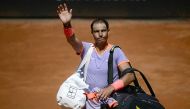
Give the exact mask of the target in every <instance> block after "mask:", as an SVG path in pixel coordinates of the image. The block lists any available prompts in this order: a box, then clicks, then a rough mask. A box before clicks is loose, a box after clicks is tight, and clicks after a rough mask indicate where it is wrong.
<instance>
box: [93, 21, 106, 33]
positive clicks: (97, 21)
mask: <svg viewBox="0 0 190 109" xmlns="http://www.w3.org/2000/svg"><path fill="white" fill-rule="evenodd" d="M95 23H104V24H105V25H106V28H107V30H109V23H108V21H107V20H106V19H104V18H96V19H94V20H93V21H92V23H91V26H90V27H91V32H93V25H94V24H95Z"/></svg>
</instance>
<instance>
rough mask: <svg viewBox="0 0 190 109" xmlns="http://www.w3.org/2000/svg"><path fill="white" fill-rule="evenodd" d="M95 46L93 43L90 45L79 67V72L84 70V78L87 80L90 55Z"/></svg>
mask: <svg viewBox="0 0 190 109" xmlns="http://www.w3.org/2000/svg"><path fill="white" fill-rule="evenodd" d="M93 48H94V47H93V45H90V48H89V49H88V51H87V53H86V55H85V56H84V58H83V59H82V62H81V63H80V65H79V67H78V68H77V72H80V73H81V72H83V75H84V76H83V77H84V80H86V73H87V68H88V64H89V62H90V57H91V54H92V51H93ZM83 67H84V70H83V71H81V70H82V68H83Z"/></svg>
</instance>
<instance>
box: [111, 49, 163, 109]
mask: <svg viewBox="0 0 190 109" xmlns="http://www.w3.org/2000/svg"><path fill="white" fill-rule="evenodd" d="M116 47H119V46H114V47H112V49H111V50H110V55H109V60H108V83H109V84H111V83H113V53H114V49H115V48H116ZM129 64H130V63H129ZM124 72H125V73H124V74H121V73H119V77H120V78H121V77H122V76H124V75H125V74H126V73H133V74H134V77H135V80H134V85H128V86H126V87H124V88H123V89H121V90H118V91H117V92H115V93H114V94H113V95H112V97H113V98H115V99H116V100H117V101H118V103H119V105H118V106H117V107H116V108H115V109H165V108H164V107H163V105H162V104H161V103H160V102H159V100H158V99H157V98H156V96H155V93H154V91H153V89H152V87H151V85H150V83H149V82H148V80H147V79H146V77H145V76H144V74H143V73H142V72H141V71H139V70H138V69H135V68H133V67H132V66H131V64H130V68H128V69H126V70H125V71H124ZM135 73H140V75H141V77H142V78H143V80H144V82H145V83H146V85H147V87H148V89H149V91H150V95H149V94H147V93H146V92H145V91H144V90H143V89H142V88H141V86H140V85H139V82H138V80H137V77H136V74H135Z"/></svg>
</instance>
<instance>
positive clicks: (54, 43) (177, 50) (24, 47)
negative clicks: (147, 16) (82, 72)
mask: <svg viewBox="0 0 190 109" xmlns="http://www.w3.org/2000/svg"><path fill="white" fill-rule="evenodd" d="M109 22H110V27H111V31H110V34H109V35H110V40H109V41H110V43H112V44H116V45H119V46H120V47H121V48H122V49H123V50H124V51H125V53H126V55H127V56H128V58H129V59H130V61H131V62H132V64H133V65H134V66H135V67H136V68H138V69H140V70H141V71H143V72H144V73H145V75H146V76H147V78H148V80H149V82H150V83H151V85H152V87H153V89H154V91H155V92H156V95H157V97H158V98H159V100H160V101H161V103H162V104H163V105H164V106H165V107H166V109H189V108H190V86H189V85H190V20H119V19H115V20H109ZM90 23H91V19H86V20H85V19H74V20H73V21H72V24H73V27H74V28H75V32H76V34H77V36H78V37H79V38H80V39H81V40H85V41H90V42H92V41H93V38H92V36H91V34H90V28H89V27H90ZM79 62H80V58H79V56H77V55H75V53H74V51H73V50H72V48H71V47H70V46H69V44H68V43H67V41H66V38H65V36H64V35H63V29H62V24H61V22H60V21H59V20H58V19H34V20H33V19H16V20H15V19H9V20H6V19H1V20H0V109H59V106H57V104H56V93H57V90H58V88H59V86H60V84H61V83H62V82H63V80H65V79H66V78H67V77H68V76H69V75H70V74H72V73H73V72H74V70H75V69H76V67H77V65H78V64H79ZM145 90H146V89H145Z"/></svg>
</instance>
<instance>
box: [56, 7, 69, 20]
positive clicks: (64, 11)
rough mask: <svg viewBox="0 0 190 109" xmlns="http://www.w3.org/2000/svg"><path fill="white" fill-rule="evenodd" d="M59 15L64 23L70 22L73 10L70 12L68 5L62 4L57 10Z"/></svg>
mask: <svg viewBox="0 0 190 109" xmlns="http://www.w3.org/2000/svg"><path fill="white" fill-rule="evenodd" d="M57 13H58V15H59V18H60V19H61V21H62V22H63V23H67V22H70V20H71V18H72V9H70V10H68V8H67V5H66V4H64V5H62V4H60V5H59V6H58V8H57Z"/></svg>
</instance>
